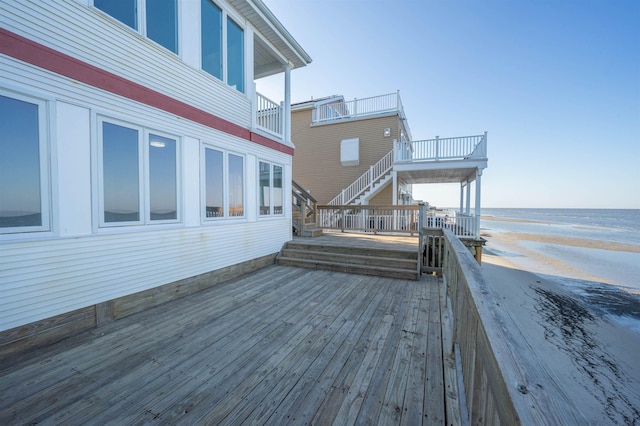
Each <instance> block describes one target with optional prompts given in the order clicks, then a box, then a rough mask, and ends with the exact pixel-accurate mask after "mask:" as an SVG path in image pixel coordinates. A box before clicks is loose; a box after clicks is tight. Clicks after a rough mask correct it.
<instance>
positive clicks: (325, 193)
mask: <svg viewBox="0 0 640 426" xmlns="http://www.w3.org/2000/svg"><path fill="white" fill-rule="evenodd" d="M310 124H311V110H310V109H309V110H301V111H295V112H293V113H292V114H291V138H292V140H293V143H294V145H295V147H296V151H295V154H294V156H295V161H294V164H293V180H295V181H296V182H297V183H299V184H300V185H302V186H303V187H304V188H305V189H307V190H310V191H311V194H312V195H313V196H314V197H315V198H316V199H317V200H318V201H319V202H320V204H326V203H328V202H329V201H331V200H332V199H333V198H334V197H335V196H337V195H338V194H340V191H342V189H345V188H346V187H348V186H349V185H351V184H352V183H353V182H354V181H355V180H356V179H357V178H359V177H360V176H361V175H362V174H363V173H364V172H365V171H367V170H369V167H370V166H372V165H374V164H375V163H377V162H378V161H379V160H380V159H381V158H382V157H384V156H385V155H386V154H387V153H388V152H389V151H390V150H391V149H392V148H393V140H394V139H397V138H398V116H397V115H392V116H386V117H379V118H370V119H364V120H353V121H345V122H337V123H335V124H325V125H316V126H310ZM387 127H388V128H391V136H390V137H386V138H385V137H384V135H383V129H385V128H387ZM351 138H360V151H359V152H360V164H359V165H358V166H346V167H344V166H342V164H340V142H341V141H342V140H343V139H351ZM384 204H393V200H392V199H391V197H390V198H389V199H388V200H387V201H386V202H385V203H384Z"/></svg>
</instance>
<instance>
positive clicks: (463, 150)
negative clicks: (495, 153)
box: [396, 132, 487, 161]
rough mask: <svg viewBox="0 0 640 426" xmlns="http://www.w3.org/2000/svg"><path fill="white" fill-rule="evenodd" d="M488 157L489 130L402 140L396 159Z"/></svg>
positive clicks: (397, 146)
mask: <svg viewBox="0 0 640 426" xmlns="http://www.w3.org/2000/svg"><path fill="white" fill-rule="evenodd" d="M486 157H487V132H485V133H484V134H483V135H477V136H462V137H456V138H440V137H438V136H436V138H435V139H427V140H421V141H400V142H399V143H397V144H396V161H428V160H435V161H437V160H454V159H469V158H486Z"/></svg>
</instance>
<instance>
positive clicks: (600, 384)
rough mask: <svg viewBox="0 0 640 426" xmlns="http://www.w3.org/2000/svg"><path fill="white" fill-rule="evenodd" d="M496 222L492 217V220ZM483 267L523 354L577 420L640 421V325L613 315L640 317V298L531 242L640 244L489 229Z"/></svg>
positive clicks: (541, 384)
mask: <svg viewBox="0 0 640 426" xmlns="http://www.w3.org/2000/svg"><path fill="white" fill-rule="evenodd" d="M489 219H490V220H493V218H489ZM483 236H484V237H485V238H486V239H487V246H486V248H485V252H484V254H483V265H482V270H483V274H484V275H485V278H486V279H487V281H488V282H489V283H491V285H492V286H493V288H494V289H495V292H496V293H495V297H497V298H499V299H500V304H501V306H502V307H503V308H504V315H506V317H507V318H509V320H510V323H511V326H512V329H511V330H510V331H511V335H512V336H513V337H514V338H515V339H518V340H519V342H518V344H517V345H516V347H526V348H529V350H528V351H526V353H522V354H518V356H521V357H523V358H525V359H526V360H527V365H531V366H534V367H535V368H533V370H534V371H531V372H530V373H531V377H532V382H534V383H535V384H536V385H537V387H538V389H539V390H540V391H541V392H549V394H550V395H562V396H564V397H566V399H567V400H568V401H571V403H572V404H573V406H571V407H569V406H568V407H567V410H569V411H571V412H574V413H575V415H574V417H575V418H576V423H577V424H594V425H603V424H620V425H636V424H640V363H639V362H638V354H639V353H640V331H638V330H636V329H633V328H632V327H628V326H625V325H624V323H623V322H621V321H616V320H613V319H612V318H618V319H619V318H629V319H630V320H633V321H640V296H638V295H637V294H634V293H635V292H634V290H633V289H630V290H629V291H625V290H621V289H620V288H618V287H616V286H613V285H607V284H606V282H605V281H606V280H603V279H602V278H601V277H598V276H594V275H593V274H590V273H588V272H585V271H583V270H581V269H579V268H576V267H575V266H572V265H568V264H566V263H563V262H562V261H559V260H558V259H555V258H554V257H553V256H550V255H547V254H545V253H540V252H539V251H534V250H530V249H529V248H527V244H526V242H527V241H535V242H540V243H547V244H555V245H568V246H573V247H584V248H597V249H603V250H614V251H629V252H634V253H637V252H638V250H640V248H639V247H637V246H634V245H626V244H618V243H609V242H602V241H595V240H584V239H580V238H566V237H559V236H552V235H533V234H519V233H513V232H508V233H488V232H485V233H484V235H483Z"/></svg>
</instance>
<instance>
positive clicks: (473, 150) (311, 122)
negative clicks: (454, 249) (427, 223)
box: [291, 93, 488, 240]
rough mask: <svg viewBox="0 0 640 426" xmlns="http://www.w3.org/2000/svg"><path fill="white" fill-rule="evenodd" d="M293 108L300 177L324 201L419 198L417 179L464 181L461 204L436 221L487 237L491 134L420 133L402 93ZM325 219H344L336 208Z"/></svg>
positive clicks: (333, 222)
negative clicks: (484, 194)
mask: <svg viewBox="0 0 640 426" xmlns="http://www.w3.org/2000/svg"><path fill="white" fill-rule="evenodd" d="M291 111H292V114H291V121H292V125H291V126H292V139H293V142H294V144H295V146H296V155H295V157H294V161H293V180H294V181H295V182H296V183H297V184H298V185H300V187H302V188H303V189H304V190H306V191H308V192H309V193H310V194H311V196H313V197H314V198H315V199H316V200H317V202H318V203H319V204H320V205H323V204H326V205H335V206H339V205H341V206H355V205H360V206H365V205H368V206H400V205H406V204H414V203H415V200H414V198H413V185H415V184H437V183H458V184H459V185H460V208H459V210H458V211H457V212H456V213H455V214H454V215H452V216H447V217H446V218H444V216H443V218H442V220H440V219H439V220H437V221H436V220H435V219H434V220H433V221H432V222H431V223H434V224H435V223H437V224H439V225H438V226H444V225H447V226H449V227H451V228H452V229H455V230H456V232H458V233H459V234H460V235H461V236H464V237H465V238H470V239H472V240H479V233H480V205H481V177H482V172H483V170H484V169H485V168H486V167H487V163H488V158H487V134H486V133H484V134H481V135H475V136H465V137H453V138H440V137H436V138H434V139H426V140H414V139H413V138H412V136H411V131H410V129H409V124H408V122H407V117H406V115H405V112H404V108H403V106H402V101H401V99H400V94H399V93H390V94H386V95H381V96H374V97H370V98H364V99H353V100H345V99H344V97H343V96H339V95H335V96H329V97H324V98H320V99H314V100H310V101H307V102H301V103H297V104H294V105H292V107H291ZM473 183H475V199H474V200H473V203H472V200H471V185H472V184H473ZM427 201H429V200H427ZM472 204H473V207H474V208H473V211H472V209H471V206H472ZM360 210H361V209H360ZM360 210H358V211H360ZM336 212H337V210H336ZM370 213H371V212H369V213H365V214H370ZM432 213H433V212H432ZM336 214H337V213H336ZM445 219H446V220H445ZM325 221H326V223H324V224H321V226H327V227H336V226H339V223H340V222H339V219H338V218H337V216H331V215H329V216H327V219H325Z"/></svg>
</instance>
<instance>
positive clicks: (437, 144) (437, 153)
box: [436, 136, 440, 160]
mask: <svg viewBox="0 0 640 426" xmlns="http://www.w3.org/2000/svg"><path fill="white" fill-rule="evenodd" d="M439 159H440V136H436V160H439Z"/></svg>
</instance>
